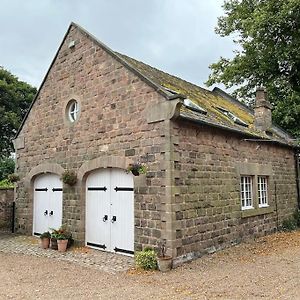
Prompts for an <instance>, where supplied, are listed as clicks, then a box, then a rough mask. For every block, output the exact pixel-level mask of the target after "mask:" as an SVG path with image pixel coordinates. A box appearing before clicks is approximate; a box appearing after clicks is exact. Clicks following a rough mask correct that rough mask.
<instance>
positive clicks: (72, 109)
mask: <svg viewBox="0 0 300 300" xmlns="http://www.w3.org/2000/svg"><path fill="white" fill-rule="evenodd" d="M68 117H69V120H70V121H71V122H72V123H73V122H75V121H76V120H77V119H78V117H79V105H78V102H77V101H76V100H71V101H70V102H69V105H68Z"/></svg>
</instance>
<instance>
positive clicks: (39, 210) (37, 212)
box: [33, 174, 63, 235]
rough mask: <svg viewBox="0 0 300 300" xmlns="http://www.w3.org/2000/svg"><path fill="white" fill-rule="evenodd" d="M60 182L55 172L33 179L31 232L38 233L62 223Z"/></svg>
mask: <svg viewBox="0 0 300 300" xmlns="http://www.w3.org/2000/svg"><path fill="white" fill-rule="evenodd" d="M62 193H63V192H62V182H61V180H60V178H59V176H58V175H56V174H43V175H40V176H38V177H37V178H36V179H35V181H34V208H33V210H34V211H33V234H34V235H40V234H42V233H43V232H45V231H49V229H50V228H55V229H57V228H59V227H60V226H61V225H62V196H63V195H62Z"/></svg>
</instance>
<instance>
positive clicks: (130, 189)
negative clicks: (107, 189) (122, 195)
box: [114, 186, 133, 192]
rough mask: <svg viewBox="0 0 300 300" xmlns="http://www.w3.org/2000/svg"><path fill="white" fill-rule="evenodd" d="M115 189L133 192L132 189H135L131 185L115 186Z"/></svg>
mask: <svg viewBox="0 0 300 300" xmlns="http://www.w3.org/2000/svg"><path fill="white" fill-rule="evenodd" d="M114 190H115V191H116V192H132V191H133V188H130V187H118V186H116V187H115V188H114Z"/></svg>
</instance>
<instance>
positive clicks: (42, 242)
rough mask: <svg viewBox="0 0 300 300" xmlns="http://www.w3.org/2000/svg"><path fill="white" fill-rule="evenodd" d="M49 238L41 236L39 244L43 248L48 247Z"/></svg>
mask: <svg viewBox="0 0 300 300" xmlns="http://www.w3.org/2000/svg"><path fill="white" fill-rule="evenodd" d="M49 244H50V239H49V238H42V239H41V246H42V248H43V249H47V248H49Z"/></svg>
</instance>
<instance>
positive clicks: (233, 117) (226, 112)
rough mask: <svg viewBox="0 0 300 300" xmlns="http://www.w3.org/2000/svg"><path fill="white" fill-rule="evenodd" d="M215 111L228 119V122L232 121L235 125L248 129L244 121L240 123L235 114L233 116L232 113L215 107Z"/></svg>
mask: <svg viewBox="0 0 300 300" xmlns="http://www.w3.org/2000/svg"><path fill="white" fill-rule="evenodd" d="M217 109H218V110H219V111H220V112H221V113H222V114H223V115H225V116H226V117H228V118H229V119H230V120H232V121H233V122H234V123H235V124H238V125H241V126H244V127H248V124H247V123H245V122H244V121H242V120H241V119H240V118H239V117H237V116H236V115H235V114H233V113H232V112H230V111H228V110H227V109H225V108H223V107H219V106H218V107H217Z"/></svg>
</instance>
